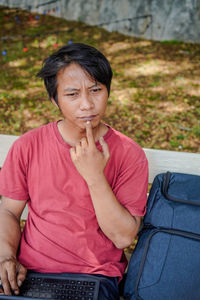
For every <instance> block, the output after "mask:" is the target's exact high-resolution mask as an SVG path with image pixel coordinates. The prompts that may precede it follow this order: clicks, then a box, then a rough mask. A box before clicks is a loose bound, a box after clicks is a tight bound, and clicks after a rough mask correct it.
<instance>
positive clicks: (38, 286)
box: [20, 277, 98, 300]
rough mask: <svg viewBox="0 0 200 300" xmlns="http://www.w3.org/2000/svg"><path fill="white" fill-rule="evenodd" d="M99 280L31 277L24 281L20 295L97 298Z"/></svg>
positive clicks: (76, 298) (87, 299) (53, 297)
mask: <svg viewBox="0 0 200 300" xmlns="http://www.w3.org/2000/svg"><path fill="white" fill-rule="evenodd" d="M97 289H98V287H97V282H96V281H92V280H85V279H82V280H79V279H78V280H76V279H55V278H53V279H52V278H42V277H31V278H28V279H26V280H25V281H24V283H23V285H22V287H21V288H20V296H23V297H29V298H42V299H59V300H62V299H66V300H68V299H70V300H94V299H97V298H96V296H95V295H97Z"/></svg>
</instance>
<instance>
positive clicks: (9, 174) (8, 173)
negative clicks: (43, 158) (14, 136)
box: [0, 138, 29, 200]
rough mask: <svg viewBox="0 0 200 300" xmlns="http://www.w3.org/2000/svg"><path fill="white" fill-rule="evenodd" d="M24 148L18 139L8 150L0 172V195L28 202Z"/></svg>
mask: <svg viewBox="0 0 200 300" xmlns="http://www.w3.org/2000/svg"><path fill="white" fill-rule="evenodd" d="M25 153H26V146H25V145H23V143H22V142H21V141H20V138H19V139H18V140H16V141H15V142H14V144H13V145H12V147H11V148H10V150H9V152H8V155H7V157H6V160H5V162H4V165H3V167H2V169H1V171H0V195H3V196H5V197H8V198H11V199H15V200H28V199H29V193H28V187H27V162H26V159H25V157H26V155H25Z"/></svg>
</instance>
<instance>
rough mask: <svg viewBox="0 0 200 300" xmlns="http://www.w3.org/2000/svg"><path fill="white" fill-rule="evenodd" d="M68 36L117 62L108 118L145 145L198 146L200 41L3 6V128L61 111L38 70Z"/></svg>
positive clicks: (19, 128)
mask: <svg viewBox="0 0 200 300" xmlns="http://www.w3.org/2000/svg"><path fill="white" fill-rule="evenodd" d="M69 42H83V43H88V44H90V45H92V46H95V47H97V48H98V49H99V50H100V51H102V52H103V53H104V54H105V55H106V56H107V57H108V59H109V61H110V63H111V66H112V68H113V73H114V77H113V83H112V91H111V95H110V98H109V104H108V109H107V112H106V115H105V122H107V123H109V124H110V125H111V126H113V127H114V128H116V129H117V130H120V131H121V132H123V133H124V134H126V135H128V136H129V137H131V138H133V139H134V140H135V141H136V142H138V143H139V144H140V145H141V146H142V147H146V148H155V149H167V150H176V151H189V152H199V151H200V142H199V140H200V121H199V120H200V101H199V100H200V77H199V75H200V44H190V43H181V42H178V41H163V42H155V41H150V40H143V39H138V38H134V37H130V36H125V35H122V34H120V33H117V32H112V33H110V32H108V31H106V30H105V29H103V28H98V27H95V26H89V25H86V24H83V23H81V22H72V21H66V20H63V19H60V18H56V17H52V16H49V15H47V14H46V15H38V14H36V13H34V14H30V12H25V11H22V10H19V9H18V10H16V9H8V8H6V7H0V47H1V49H2V52H1V53H0V59H1V70H0V76H1V81H0V107H1V108H0V119H1V123H0V133H2V134H16V135H20V134H22V133H24V132H26V131H27V130H30V129H32V128H35V127H38V126H39V125H42V124H46V123H48V122H51V121H54V120H56V119H58V118H60V115H59V111H57V109H56V108H55V107H54V106H53V105H52V104H51V102H50V101H49V99H48V96H47V94H46V92H45V89H44V86H43V83H42V82H41V80H40V79H39V78H37V77H36V74H37V72H38V71H39V69H40V67H41V65H42V61H43V59H44V58H45V57H47V56H48V55H49V54H50V53H52V52H53V51H55V50H56V49H57V48H59V47H60V46H62V45H64V44H67V43H69Z"/></svg>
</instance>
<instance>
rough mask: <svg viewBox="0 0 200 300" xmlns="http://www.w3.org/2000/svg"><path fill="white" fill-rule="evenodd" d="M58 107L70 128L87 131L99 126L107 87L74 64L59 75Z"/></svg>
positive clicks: (104, 106)
mask: <svg viewBox="0 0 200 300" xmlns="http://www.w3.org/2000/svg"><path fill="white" fill-rule="evenodd" d="M57 94H58V105H59V108H60V110H61V112H62V114H63V116H64V118H65V121H66V123H67V125H68V126H70V127H71V128H74V129H75V128H77V129H78V128H79V129H81V130H83V129H85V126H86V122H87V121H91V124H92V127H93V128H95V127H97V126H98V125H99V123H100V120H101V119H102V117H103V115H104V112H105V109H106V105H107V101H108V92H107V88H106V86H105V85H103V84H101V83H99V82H95V81H94V80H93V79H92V78H91V77H90V76H89V74H87V73H86V72H85V71H84V70H83V69H82V68H81V67H80V66H79V65H78V64H75V63H72V64H70V65H69V66H68V67H66V68H65V69H61V70H60V71H59V73H58V74H57Z"/></svg>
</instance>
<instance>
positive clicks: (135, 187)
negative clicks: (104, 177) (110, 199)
mask: <svg viewBox="0 0 200 300" xmlns="http://www.w3.org/2000/svg"><path fill="white" fill-rule="evenodd" d="M147 189H148V161H147V159H146V156H145V154H144V152H143V150H142V149H141V153H140V158H139V159H138V160H135V159H133V157H132V156H131V153H129V154H127V155H126V158H125V159H124V163H123V165H122V167H121V170H120V173H119V175H118V178H117V181H116V184H115V187H114V190H113V192H114V193H115V195H116V197H117V199H118V200H119V202H120V203H121V204H122V205H123V206H124V207H126V208H127V210H128V211H129V212H130V213H131V214H132V215H134V216H144V214H145V212H146V203H147Z"/></svg>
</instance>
